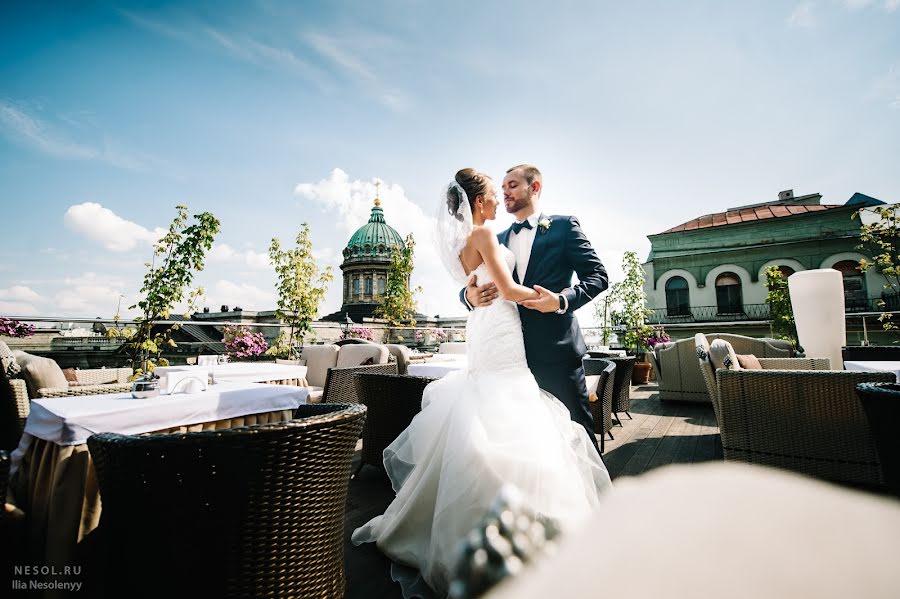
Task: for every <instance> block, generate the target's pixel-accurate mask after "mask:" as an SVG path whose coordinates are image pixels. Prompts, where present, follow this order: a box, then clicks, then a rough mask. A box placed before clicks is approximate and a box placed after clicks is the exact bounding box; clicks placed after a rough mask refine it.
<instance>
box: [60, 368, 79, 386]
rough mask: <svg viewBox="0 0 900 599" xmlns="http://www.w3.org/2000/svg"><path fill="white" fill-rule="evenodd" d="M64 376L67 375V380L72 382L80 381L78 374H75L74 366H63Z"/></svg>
mask: <svg viewBox="0 0 900 599" xmlns="http://www.w3.org/2000/svg"><path fill="white" fill-rule="evenodd" d="M63 376H65V377H66V380H67V381H69V382H70V383H77V382H78V376H77V375H76V374H75V369H74V368H63Z"/></svg>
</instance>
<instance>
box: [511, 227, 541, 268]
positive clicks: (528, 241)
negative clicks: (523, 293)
mask: <svg viewBox="0 0 900 599" xmlns="http://www.w3.org/2000/svg"><path fill="white" fill-rule="evenodd" d="M538 216H540V215H539V214H537V213H535V214H532V215H531V216H529V217H528V218H527V219H525V220H527V221H528V223H529V224H530V225H531V228H530V229H522V230H521V231H519V232H518V233H514V232H510V234H509V243H508V246H509V249H510V250H511V251H512V253H513V255H514V256H515V257H516V273H517V274H518V275H519V283H522V282H523V281H524V280H525V273H526V272H527V271H528V261H529V259H530V258H531V246H532V245H534V236H535V234H537V223H538ZM517 222H524V221H517Z"/></svg>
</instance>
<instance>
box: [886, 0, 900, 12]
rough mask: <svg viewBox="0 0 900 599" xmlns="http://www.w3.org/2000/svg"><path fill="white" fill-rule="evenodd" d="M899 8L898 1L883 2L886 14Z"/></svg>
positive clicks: (888, 0) (899, 0)
mask: <svg viewBox="0 0 900 599" xmlns="http://www.w3.org/2000/svg"><path fill="white" fill-rule="evenodd" d="M898 8H900V0H885V1H884V10H885V11H887V12H894V11H895V10H897V9H898Z"/></svg>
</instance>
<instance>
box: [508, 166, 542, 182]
mask: <svg viewBox="0 0 900 599" xmlns="http://www.w3.org/2000/svg"><path fill="white" fill-rule="evenodd" d="M519 169H522V176H524V177H525V181H526V182H527V183H528V184H529V185H531V184H532V183H534V182H535V181H540V182H541V183H543V182H544V177H543V175H541V171H540V169H538V167H536V166H534V165H533V164H517V165H516V166H513V167H510V169H509V170H507V171H506V174H507V175H508V174H509V173H511V172H513V171H515V170H519Z"/></svg>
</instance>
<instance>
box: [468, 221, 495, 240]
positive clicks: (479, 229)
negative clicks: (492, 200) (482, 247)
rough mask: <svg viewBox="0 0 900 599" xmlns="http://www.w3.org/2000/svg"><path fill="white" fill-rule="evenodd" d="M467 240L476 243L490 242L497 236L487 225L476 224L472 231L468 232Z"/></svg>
mask: <svg viewBox="0 0 900 599" xmlns="http://www.w3.org/2000/svg"><path fill="white" fill-rule="evenodd" d="M469 240H470V241H473V242H475V243H477V244H484V243H490V242H491V240H494V241H496V240H497V236H496V235H495V234H494V232H493V231H491V229H490V228H489V227H486V226H484V225H478V226H476V227H473V228H472V232H471V233H470V234H469Z"/></svg>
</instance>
